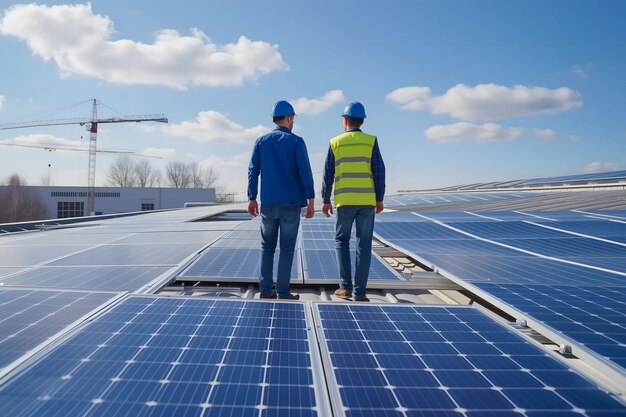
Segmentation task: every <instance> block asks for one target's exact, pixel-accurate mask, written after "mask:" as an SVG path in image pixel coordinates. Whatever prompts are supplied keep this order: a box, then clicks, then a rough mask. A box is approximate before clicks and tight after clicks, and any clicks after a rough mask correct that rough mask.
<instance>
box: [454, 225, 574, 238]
mask: <svg viewBox="0 0 626 417" xmlns="http://www.w3.org/2000/svg"><path fill="white" fill-rule="evenodd" d="M447 224H449V225H450V226H452V227H455V228H457V229H459V230H462V231H464V232H467V233H471V234H473V235H476V236H478V237H482V238H484V239H509V238H510V239H539V238H570V237H571V238H574V237H575V236H573V235H568V234H567V233H563V232H559V231H556V230H552V229H546V228H545V227H541V226H537V225H534V224H529V223H524V222H497V221H485V222H472V223H469V222H468V223H447ZM557 225H558V223H550V226H554V227H558V226H557ZM464 236H465V235H464ZM466 237H467V236H466Z"/></svg>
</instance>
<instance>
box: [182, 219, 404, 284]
mask: <svg viewBox="0 0 626 417" xmlns="http://www.w3.org/2000/svg"><path fill="white" fill-rule="evenodd" d="M259 228H260V222H259V221H258V220H252V221H248V222H245V223H242V224H241V225H239V226H238V227H237V228H235V229H234V230H232V231H230V232H228V233H226V234H224V235H223V236H222V237H221V238H220V239H217V240H216V241H215V242H213V243H212V244H211V246H210V247H209V248H207V249H205V250H204V251H203V252H202V254H201V255H200V256H199V257H198V258H197V259H195V260H194V261H193V262H192V263H191V264H190V265H189V266H188V267H187V268H185V269H184V270H183V271H182V272H181V273H180V274H178V277H177V279H178V280H197V281H218V280H226V281H235V282H257V281H258V279H259V275H260V269H261V249H260V248H261V234H260V231H259ZM299 236H300V239H299V241H298V243H297V244H296V253H295V255H294V261H293V264H292V272H291V282H292V283H296V282H300V283H338V282H339V265H338V263H337V256H336V252H335V220H334V218H331V219H327V218H326V217H324V216H321V215H318V216H316V217H314V218H313V219H306V220H302V221H301V223H300V232H299ZM278 247H280V242H279V244H278ZM351 248H352V252H351V254H352V267H353V268H354V259H355V253H356V252H355V237H354V233H353V236H352V240H351ZM279 256H280V250H279V249H278V248H277V250H276V253H275V255H274V276H275V275H276V270H277V267H278V259H279ZM370 279H371V280H374V281H392V282H393V281H396V282H397V281H404V279H403V278H402V277H401V276H400V275H399V274H398V273H397V272H395V270H394V269H393V268H391V267H390V266H389V264H388V263H387V262H385V261H384V260H383V259H381V258H380V257H378V255H376V254H375V253H373V252H372V263H371V268H370Z"/></svg>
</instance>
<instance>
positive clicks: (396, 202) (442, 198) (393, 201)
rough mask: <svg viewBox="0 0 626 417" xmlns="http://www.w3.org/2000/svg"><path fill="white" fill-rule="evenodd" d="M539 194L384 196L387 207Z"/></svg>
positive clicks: (498, 193) (476, 200)
mask: <svg viewBox="0 0 626 417" xmlns="http://www.w3.org/2000/svg"><path fill="white" fill-rule="evenodd" d="M537 195H540V194H537V193H529V192H521V193H515V192H508V193H501V192H497V193H484V192H481V193H436V192H435V193H432V194H407V195H401V196H387V197H385V206H386V207H389V208H398V207H402V206H416V205H431V204H442V203H458V202H472V201H473V202H480V201H497V200H511V199H523V198H529V197H534V196H537Z"/></svg>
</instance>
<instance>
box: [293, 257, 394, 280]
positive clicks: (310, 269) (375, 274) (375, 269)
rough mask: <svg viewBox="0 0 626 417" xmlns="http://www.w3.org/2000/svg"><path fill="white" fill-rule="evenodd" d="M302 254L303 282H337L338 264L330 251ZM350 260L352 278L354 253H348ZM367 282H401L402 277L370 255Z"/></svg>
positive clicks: (383, 262)
mask: <svg viewBox="0 0 626 417" xmlns="http://www.w3.org/2000/svg"><path fill="white" fill-rule="evenodd" d="M303 254H304V263H305V268H304V282H307V281H311V280H329V281H332V282H337V283H338V282H339V264H338V263H337V254H336V252H335V250H334V249H331V250H305V251H303ZM350 255H351V256H350V257H351V259H352V262H351V266H352V276H354V264H355V257H356V252H352V251H351V252H350ZM369 280H370V281H372V280H391V281H398V280H402V277H400V275H398V274H397V273H396V272H395V271H394V270H392V269H391V268H390V267H389V266H388V265H387V263H386V262H385V261H383V260H382V259H380V258H379V257H378V256H376V255H375V254H372V262H371V264H370V270H369Z"/></svg>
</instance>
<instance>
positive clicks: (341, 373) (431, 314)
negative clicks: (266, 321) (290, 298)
mask: <svg viewBox="0 0 626 417" xmlns="http://www.w3.org/2000/svg"><path fill="white" fill-rule="evenodd" d="M313 304H314V310H315V315H314V318H315V320H316V321H317V324H316V327H317V330H318V338H319V339H320V342H321V351H322V356H323V361H324V363H325V367H326V369H327V379H328V381H329V389H330V392H331V401H332V402H333V411H334V413H335V415H336V416H357V415H358V416H365V415H367V416H374V415H386V416H390V415H393V416H413V415H420V416H425V415H433V416H435V415H441V416H443V415H445V416H459V417H460V416H477V415H502V416H504V415H525V416H533V415H568V414H567V413H570V414H576V415H588V416H592V415H596V414H594V413H597V415H605V413H606V415H613V414H612V413H615V415H623V413H625V412H626V404H625V403H624V402H623V401H622V400H620V399H619V398H618V397H617V396H616V395H614V394H613V393H607V389H606V388H605V387H599V386H598V384H597V383H596V382H593V381H591V380H589V379H587V378H586V377H584V376H583V375H582V374H580V373H578V372H577V371H575V370H573V369H572V368H570V367H569V365H568V364H566V363H565V361H564V360H562V359H561V358H558V357H557V356H556V355H554V354H552V353H551V352H546V351H545V350H544V349H543V347H542V346H541V345H539V344H538V343H537V342H534V341H532V340H530V339H526V338H524V337H523V336H521V335H518V334H516V333H514V331H512V330H511V329H510V328H507V327H505V326H504V325H502V324H500V323H497V322H496V321H494V320H493V319H491V318H490V317H488V316H486V315H485V314H483V313H482V312H480V311H479V310H477V309H474V308H471V307H467V306H454V307H449V306H445V307H444V306H398V305H379V306H377V305H367V306H366V305H354V304H325V303H313ZM560 413H563V414H560Z"/></svg>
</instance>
